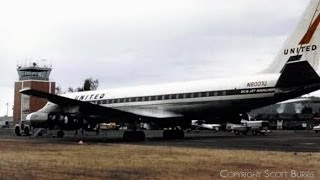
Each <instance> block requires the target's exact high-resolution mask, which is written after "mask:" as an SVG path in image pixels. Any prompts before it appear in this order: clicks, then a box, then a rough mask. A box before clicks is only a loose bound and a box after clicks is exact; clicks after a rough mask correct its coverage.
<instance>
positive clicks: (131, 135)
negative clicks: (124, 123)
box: [123, 131, 146, 141]
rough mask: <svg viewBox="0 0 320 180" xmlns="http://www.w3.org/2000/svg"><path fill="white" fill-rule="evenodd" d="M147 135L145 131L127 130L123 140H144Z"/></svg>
mask: <svg viewBox="0 0 320 180" xmlns="http://www.w3.org/2000/svg"><path fill="white" fill-rule="evenodd" d="M145 139H146V135H145V133H144V132H143V131H125V132H124V133H123V140H125V141H144V140H145Z"/></svg>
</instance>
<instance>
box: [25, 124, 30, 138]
mask: <svg viewBox="0 0 320 180" xmlns="http://www.w3.org/2000/svg"><path fill="white" fill-rule="evenodd" d="M23 133H24V134H25V135H26V136H30V129H29V127H28V126H26V127H24V130H23Z"/></svg>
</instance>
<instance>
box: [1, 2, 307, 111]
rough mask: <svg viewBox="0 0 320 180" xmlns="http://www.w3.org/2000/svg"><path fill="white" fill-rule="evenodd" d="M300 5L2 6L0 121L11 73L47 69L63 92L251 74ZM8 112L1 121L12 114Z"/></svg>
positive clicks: (273, 49) (274, 51)
mask: <svg viewBox="0 0 320 180" xmlns="http://www.w3.org/2000/svg"><path fill="white" fill-rule="evenodd" d="M307 4H308V1H307V0H281V1H279V0H158V1H156V0H134V1H133V0H113V1H111V0H100V1H99V0H54V1H52V0H50V1H49V0H28V1H25V0H0V23H1V24H0V59H1V65H0V77H1V79H0V92H1V93H0V115H5V114H6V103H7V102H8V103H9V106H10V108H11V107H12V105H13V86H14V82H15V81H17V80H18V75H17V72H16V67H17V65H18V64H28V63H30V62H33V61H35V62H38V63H40V64H41V63H44V61H42V59H46V60H47V61H46V63H47V64H51V65H52V67H53V71H52V74H51V76H50V79H51V80H52V81H56V82H57V84H58V85H59V86H61V87H62V89H64V90H66V89H67V88H68V87H70V86H71V87H78V86H80V85H81V84H82V83H83V80H84V79H85V78H88V77H92V78H94V79H99V81H100V89H102V88H114V87H124V86H134V85H141V84H155V83H165V82H174V81H187V80H195V79H208V78H219V77H225V76H239V75H247V74H253V73H258V72H260V71H262V70H263V69H264V68H266V67H267V66H268V64H269V63H271V61H272V59H273V58H274V56H275V55H276V54H277V52H278V50H279V49H280V47H281V45H282V43H283V41H284V40H285V38H286V36H287V35H288V34H289V33H290V32H291V31H292V30H293V28H294V26H295V25H296V23H297V21H298V20H299V17H300V15H301V14H302V12H303V10H304V8H305V7H306V6H307ZM11 114H12V112H11V111H10V112H9V115H11Z"/></svg>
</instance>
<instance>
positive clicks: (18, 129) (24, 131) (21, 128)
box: [14, 120, 31, 136]
mask: <svg viewBox="0 0 320 180" xmlns="http://www.w3.org/2000/svg"><path fill="white" fill-rule="evenodd" d="M14 132H15V134H16V135H17V136H21V135H25V136H30V135H31V127H30V125H29V124H27V123H26V121H24V120H22V121H20V124H16V125H15V127H14Z"/></svg>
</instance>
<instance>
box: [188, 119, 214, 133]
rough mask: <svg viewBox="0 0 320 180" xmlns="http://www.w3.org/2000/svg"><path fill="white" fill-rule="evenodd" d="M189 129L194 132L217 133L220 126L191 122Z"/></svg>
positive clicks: (203, 121)
mask: <svg viewBox="0 0 320 180" xmlns="http://www.w3.org/2000/svg"><path fill="white" fill-rule="evenodd" d="M191 128H192V129H195V130H202V129H205V130H214V131H219V128H220V124H207V123H206V121H205V120H192V121H191Z"/></svg>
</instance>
